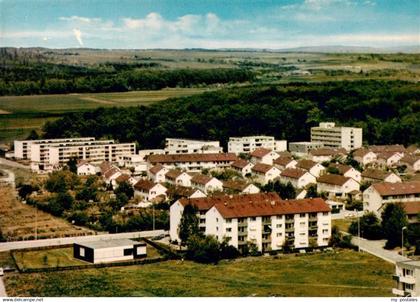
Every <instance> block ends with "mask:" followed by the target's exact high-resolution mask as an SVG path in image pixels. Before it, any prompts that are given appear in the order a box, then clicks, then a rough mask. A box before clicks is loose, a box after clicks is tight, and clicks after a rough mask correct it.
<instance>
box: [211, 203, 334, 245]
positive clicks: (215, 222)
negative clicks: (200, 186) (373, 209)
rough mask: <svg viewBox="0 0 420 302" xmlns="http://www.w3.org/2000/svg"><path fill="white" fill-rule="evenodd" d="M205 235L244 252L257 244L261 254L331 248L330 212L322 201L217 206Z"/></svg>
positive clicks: (212, 210) (212, 211) (214, 206)
mask: <svg viewBox="0 0 420 302" xmlns="http://www.w3.org/2000/svg"><path fill="white" fill-rule="evenodd" d="M205 221H206V228H205V230H206V235H214V236H215V237H216V238H217V239H218V240H219V241H223V240H225V239H227V240H228V243H229V244H230V245H232V246H234V247H235V248H237V249H238V250H239V251H241V252H243V251H244V250H245V249H246V248H247V246H248V244H249V243H254V244H255V245H256V246H257V248H258V250H259V251H261V252H263V253H264V252H269V251H275V250H282V249H283V247H284V246H285V245H287V246H290V247H292V248H295V249H303V248H308V247H310V246H314V247H316V246H318V247H323V246H328V243H329V239H330V237H331V210H330V207H329V206H328V205H327V204H326V202H325V201H324V200H323V199H321V198H314V199H312V198H311V199H300V200H280V201H272V202H249V203H240V202H236V203H235V202H229V200H228V201H227V202H224V203H216V204H215V205H213V207H212V208H211V209H210V210H208V211H207V213H206V219H205Z"/></svg>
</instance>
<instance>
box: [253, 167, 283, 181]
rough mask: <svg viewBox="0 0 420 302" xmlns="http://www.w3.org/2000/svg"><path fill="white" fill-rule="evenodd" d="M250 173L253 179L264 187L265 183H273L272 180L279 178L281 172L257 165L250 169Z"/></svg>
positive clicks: (273, 168)
mask: <svg viewBox="0 0 420 302" xmlns="http://www.w3.org/2000/svg"><path fill="white" fill-rule="evenodd" d="M251 173H252V176H253V177H254V178H255V181H257V182H259V183H260V184H263V185H265V184H266V183H268V182H270V181H274V179H276V178H277V177H279V176H280V173H281V172H280V170H279V169H277V168H276V167H274V166H271V165H267V164H263V163H257V164H255V165H254V166H253V167H252V169H251Z"/></svg>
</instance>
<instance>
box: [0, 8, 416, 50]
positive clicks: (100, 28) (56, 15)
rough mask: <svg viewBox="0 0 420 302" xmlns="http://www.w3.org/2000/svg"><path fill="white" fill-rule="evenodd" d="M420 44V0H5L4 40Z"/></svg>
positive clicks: (52, 43)
mask: <svg viewBox="0 0 420 302" xmlns="http://www.w3.org/2000/svg"><path fill="white" fill-rule="evenodd" d="M318 45H348V46H349V45H352V46H373V47H393V46H402V45H403V46H406V45H420V0H284V1H280V0H279V1H274V0H271V1H269V0H252V1H251V0H230V1H228V0H225V1H220V0H210V1H204V0H201V1H200V0H189V1H187V0H118V1H114V0H112V1H111V0H99V1H98V0H84V1H75V0H0V46H16V47H29V46H42V47H51V48H67V47H90V48H140V49H142V48H197V47H200V48H271V49H278V48H289V47H299V46H318Z"/></svg>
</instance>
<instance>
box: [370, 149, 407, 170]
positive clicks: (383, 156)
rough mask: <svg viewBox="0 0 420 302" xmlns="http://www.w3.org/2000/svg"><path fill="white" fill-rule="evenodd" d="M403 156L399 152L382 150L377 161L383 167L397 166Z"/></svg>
mask: <svg viewBox="0 0 420 302" xmlns="http://www.w3.org/2000/svg"><path fill="white" fill-rule="evenodd" d="M403 156H404V155H403V153H399V152H381V153H378V154H377V159H376V163H377V164H378V165H380V166H382V167H395V166H396V165H397V163H398V162H399V161H400V159H401V158H403Z"/></svg>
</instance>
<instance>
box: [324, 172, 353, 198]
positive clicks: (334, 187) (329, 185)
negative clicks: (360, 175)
mask: <svg viewBox="0 0 420 302" xmlns="http://www.w3.org/2000/svg"><path fill="white" fill-rule="evenodd" d="M316 182H317V192H318V193H322V192H326V193H328V195H329V196H330V197H339V198H346V197H347V196H348V194H349V193H350V192H354V191H359V190H360V185H359V183H358V182H357V181H355V180H354V179H353V178H350V177H345V176H342V175H338V174H324V175H322V176H320V177H318V178H317V180H316Z"/></svg>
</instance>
